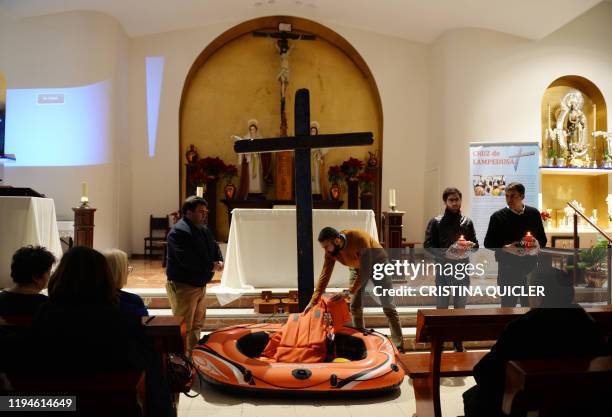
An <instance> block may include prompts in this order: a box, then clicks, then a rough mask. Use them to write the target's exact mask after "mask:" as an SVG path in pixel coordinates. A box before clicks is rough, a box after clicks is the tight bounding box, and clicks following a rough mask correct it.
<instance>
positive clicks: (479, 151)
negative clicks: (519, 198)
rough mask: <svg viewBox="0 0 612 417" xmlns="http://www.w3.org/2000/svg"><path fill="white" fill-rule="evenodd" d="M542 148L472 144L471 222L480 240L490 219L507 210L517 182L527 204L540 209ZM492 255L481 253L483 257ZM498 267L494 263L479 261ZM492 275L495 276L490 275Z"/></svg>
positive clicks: (520, 144) (533, 144)
mask: <svg viewBox="0 0 612 417" xmlns="http://www.w3.org/2000/svg"><path fill="white" fill-rule="evenodd" d="M539 154H540V147H539V143H538V142H472V143H470V193H471V197H472V198H471V202H472V204H471V210H470V218H471V219H472V221H473V222H474V226H475V229H476V237H477V238H478V241H479V242H484V238H485V235H486V233H487V228H488V225H489V219H490V217H491V215H492V214H493V213H494V212H496V211H497V210H499V209H502V208H504V207H506V193H505V190H506V187H507V186H508V185H509V184H510V183H513V182H520V183H521V184H523V185H524V186H525V200H524V203H525V204H526V205H528V206H532V207H536V208H537V207H538V196H539V193H540V173H539V165H540V164H539V162H540V160H539ZM486 254H490V253H488V252H481V255H482V256H486ZM479 261H481V262H484V261H487V262H485V263H486V264H489V265H495V262H494V261H493V260H485V259H481V260H479ZM487 272H488V273H493V274H494V273H495V271H489V270H487Z"/></svg>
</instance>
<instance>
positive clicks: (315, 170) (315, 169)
mask: <svg viewBox="0 0 612 417" xmlns="http://www.w3.org/2000/svg"><path fill="white" fill-rule="evenodd" d="M319 127H320V126H319V123H318V122H312V123H310V136H316V135H318V134H319ZM327 151H328V150H327V149H325V148H323V149H313V150H312V154H311V159H310V160H311V168H310V169H311V171H312V172H311V174H312V176H311V186H312V193H313V194H322V191H321V171H322V170H324V169H325V168H324V166H325V154H326V153H327Z"/></svg>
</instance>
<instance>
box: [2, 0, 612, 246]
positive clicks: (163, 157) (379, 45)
mask: <svg viewBox="0 0 612 417" xmlns="http://www.w3.org/2000/svg"><path fill="white" fill-rule="evenodd" d="M0 21H2V25H0V51H2V53H1V54H0V70H1V71H2V72H3V73H4V74H5V76H6V78H7V83H8V88H9V90H16V89H45V88H47V89H55V88H68V87H76V86H86V85H92V84H95V83H99V82H104V81H109V83H110V84H109V89H110V99H109V100H108V103H109V106H110V110H109V111H108V113H109V114H110V116H109V118H108V120H106V121H105V122H104V126H105V129H106V133H105V135H106V136H105V141H106V143H105V145H106V146H107V148H108V149H109V150H108V152H109V155H111V156H110V157H109V160H108V161H107V163H104V164H97V165H84V166H78V165H77V166H56V167H44V166H37V167H32V166H29V167H22V166H14V167H9V168H8V169H7V177H8V180H9V182H10V183H11V184H13V185H19V186H30V187H32V188H34V189H39V190H40V191H42V192H45V193H46V194H47V195H49V196H50V197H53V198H54V199H55V201H56V209H57V213H58V216H59V217H60V218H71V217H72V211H71V207H73V206H75V205H76V204H77V202H78V200H79V196H80V182H81V181H87V182H88V183H89V188H90V201H91V202H92V203H93V205H94V206H96V207H97V208H98V209H99V211H98V212H97V213H96V227H97V229H96V230H97V232H96V247H99V248H102V247H108V246H116V245H118V246H123V247H124V248H125V249H127V250H128V251H130V252H132V251H133V252H135V253H140V252H141V251H142V238H143V236H145V234H146V233H147V228H148V216H149V214H153V213H154V214H163V213H168V212H171V211H173V210H175V209H176V208H177V207H178V204H179V191H178V190H179V188H178V187H179V175H178V169H177V167H178V164H179V163H180V162H181V161H179V154H182V153H183V152H180V150H179V144H178V128H179V124H178V123H179V114H178V109H179V104H180V97H181V92H182V88H183V85H184V82H185V77H186V76H187V73H188V71H189V68H190V67H191V65H193V62H194V60H195V59H196V58H197V56H198V55H199V53H200V52H201V51H202V50H203V49H204V48H205V47H206V45H208V44H209V43H210V42H211V41H212V40H214V39H215V38H216V37H217V36H219V35H220V34H221V33H223V32H224V31H225V30H227V29H228V28H230V27H232V26H235V25H236V24H238V23H240V22H237V21H235V22H224V23H218V24H214V25H210V26H207V27H201V28H195V29H189V30H182V31H176V32H169V33H161V34H156V35H150V36H142V37H135V38H129V39H128V38H127V36H126V35H125V33H124V32H123V30H122V29H121V27H120V25H119V24H118V22H117V21H116V20H115V19H113V18H110V17H108V16H105V15H101V14H98V13H91V12H75V13H64V14H58V15H50V16H44V17H38V18H29V19H23V20H19V21H15V20H12V19H11V18H7V17H6V16H0ZM610 21H612V4H610V3H608V2H605V3H602V4H600V5H598V6H596V7H595V8H593V9H591V10H590V11H588V12H587V13H585V14H584V15H582V16H580V17H578V18H577V19H575V20H573V21H571V22H569V23H568V24H567V25H565V26H564V27H562V28H560V29H559V30H557V31H556V32H554V33H552V34H551V35H549V36H547V37H545V38H544V39H541V40H538V41H533V40H528V39H524V38H519V37H516V36H511V35H507V34H503V33H498V32H493V31H489V30H482V29H457V30H453V31H450V32H447V33H445V34H443V35H442V36H441V37H439V38H438V39H437V40H436V41H435V42H433V43H432V44H431V45H425V44H420V43H415V42H410V41H406V40H402V39H397V38H392V37H389V36H384V35H378V34H373V33H370V32H366V31H362V30H359V29H354V28H347V27H342V26H338V25H331V26H330V28H331V29H332V30H334V31H336V32H337V33H338V34H340V35H341V36H343V37H344V38H345V39H347V40H348V41H349V42H350V43H351V44H352V45H353V46H354V47H355V49H356V50H357V51H358V52H359V54H360V55H361V56H362V57H363V58H364V60H365V62H366V63H367V65H368V66H369V68H370V70H371V72H372V74H373V76H374V78H375V81H376V84H377V87H378V90H379V94H380V98H381V102H382V109H383V134H384V146H383V158H382V159H383V179H382V181H383V183H382V189H383V192H382V207H383V208H385V207H386V206H387V193H386V190H388V189H389V188H395V189H397V190H398V195H397V200H398V207H399V209H402V210H405V211H406V212H407V213H406V215H405V217H404V222H405V224H406V226H405V228H404V230H405V235H406V236H407V237H408V239H409V240H421V239H422V234H423V227H424V223H425V221H426V219H427V218H429V217H430V216H431V215H433V214H435V213H437V212H439V210H440V209H441V206H442V204H441V203H442V202H441V201H439V198H438V194H441V191H442V188H444V187H445V186H450V185H452V186H457V187H459V188H461V189H465V190H466V191H467V190H468V188H469V185H470V184H469V178H468V147H467V145H468V143H469V142H472V141H474V142H477V141H507V140H514V141H517V140H518V141H538V140H539V138H540V136H541V124H540V108H541V100H542V97H543V94H544V91H545V90H546V88H547V86H548V85H549V84H550V83H551V82H552V81H554V80H555V79H557V78H559V77H562V76H565V75H579V76H583V77H585V78H587V79H589V80H590V81H592V82H593V83H594V84H595V85H597V87H598V88H599V89H600V90H601V92H602V93H603V95H604V97H605V99H606V100H607V101H608V102H609V101H610V97H612V78H610V69H611V68H612V45H610V44H609V41H608V40H609V39H612V27H610V25H609V22H610ZM148 56H160V57H164V60H165V61H164V62H165V64H164V75H163V83H162V90H161V101H160V108H159V120H158V124H157V142H156V145H155V154H154V155H153V156H149V154H148V152H147V149H148V139H147V112H146V77H145V58H146V57H148ZM9 106H10V103H9ZM245 117H248V116H245ZM242 130H243V126H242V125H238V126H236V131H237V134H242ZM126 132H128V133H126ZM128 138H129V140H127V139H128ZM24 140H27V138H24ZM17 157H18V158H19V155H17ZM469 194H470V193H469V192H465V193H464V196H465V198H464V211H465V212H468V211H469V207H470V203H471V201H470V200H471V198H470V196H469Z"/></svg>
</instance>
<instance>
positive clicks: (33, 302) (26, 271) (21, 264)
mask: <svg viewBox="0 0 612 417" xmlns="http://www.w3.org/2000/svg"><path fill="white" fill-rule="evenodd" d="M54 263H55V257H54V256H53V254H52V253H51V252H49V251H48V250H47V249H45V248H43V247H41V246H24V247H23V248H21V249H18V250H17V252H15V254H14V255H13V260H12V262H11V278H13V282H14V283H15V285H14V286H13V287H11V288H9V289H8V290H7V291H3V292H0V315H2V316H32V315H34V312H35V311H36V310H37V309H38V307H39V306H40V305H41V304H42V303H44V302H46V301H47V296H46V295H43V294H40V292H41V291H42V290H43V289H45V288H46V287H47V283H48V282H49V276H50V274H51V266H53V264H54Z"/></svg>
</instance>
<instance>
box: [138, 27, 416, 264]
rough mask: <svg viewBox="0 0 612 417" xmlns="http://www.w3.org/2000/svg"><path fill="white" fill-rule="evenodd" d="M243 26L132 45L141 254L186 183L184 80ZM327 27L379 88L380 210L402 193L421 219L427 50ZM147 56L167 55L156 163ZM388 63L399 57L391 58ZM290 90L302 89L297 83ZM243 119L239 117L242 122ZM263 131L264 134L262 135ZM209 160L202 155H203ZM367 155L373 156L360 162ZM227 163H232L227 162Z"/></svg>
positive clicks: (238, 130) (142, 39)
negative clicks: (152, 225)
mask: <svg viewBox="0 0 612 417" xmlns="http://www.w3.org/2000/svg"><path fill="white" fill-rule="evenodd" d="M237 23H239V22H231V23H226V24H224V25H215V26H210V27H206V28H196V29H190V30H185V31H177V32H170V33H166V34H156V35H151V36H143V37H138V38H134V39H131V40H130V138H131V146H132V153H131V155H132V162H133V164H132V175H133V179H132V190H133V192H132V201H133V203H132V205H133V210H132V228H133V233H132V249H133V250H134V251H135V252H137V253H139V251H140V250H141V249H140V247H141V246H142V236H144V235H145V234H146V231H147V227H148V223H147V222H148V217H149V214H151V210H153V209H152V208H153V207H154V208H155V210H157V214H163V213H169V212H171V211H174V210H176V208H177V207H178V204H179V192H178V190H179V188H178V187H179V185H180V184H179V175H178V169H176V167H178V164H179V163H183V158H184V149H182V150H179V148H178V122H179V118H178V107H179V103H180V97H181V93H182V88H183V85H184V82H185V77H186V76H187V73H188V71H189V69H190V68H191V66H192V65H193V63H194V61H195V60H196V58H197V56H198V55H199V54H200V53H201V52H202V50H203V49H204V48H205V47H206V45H208V44H209V43H210V42H212V41H213V40H214V39H215V38H216V37H217V36H219V35H220V34H221V33H223V32H224V31H226V30H227V29H229V28H231V27H233V26H235V25H236V24H237ZM329 27H330V29H332V30H334V31H336V32H337V33H338V34H339V35H341V36H342V37H344V38H345V39H346V40H347V41H348V42H349V43H351V45H352V46H353V47H354V48H355V49H356V50H357V52H358V53H359V54H360V55H361V56H362V57H363V58H364V60H365V61H366V63H367V65H368V66H369V68H370V70H371V72H372V74H373V76H374V78H375V81H376V85H377V87H378V90H379V94H380V97H381V101H382V107H383V129H382V130H383V137H384V139H383V165H382V169H383V174H382V190H383V192H382V207H383V209H384V208H385V207H387V204H388V203H387V192H386V190H388V189H389V188H396V189H397V190H398V191H397V201H398V205H400V206H402V207H404V208H403V209H405V210H406V211H407V214H406V216H407V217H409V216H410V217H412V216H414V217H416V218H419V219H420V218H421V217H422V204H418V203H417V204H414V202H415V200H414V198H415V196H420V195H422V193H423V162H422V159H423V158H422V154H423V152H424V150H425V143H424V142H425V138H426V137H427V123H426V119H427V104H426V103H427V100H428V95H427V88H428V86H427V83H426V82H424V81H423V80H427V67H426V62H427V47H426V46H425V45H422V44H417V43H414V42H409V41H404V40H401V39H396V38H391V37H388V36H382V35H377V34H372V33H370V32H365V31H360V30H356V29H352V28H345V27H339V26H329ZM272 51H274V49H272ZM147 56H162V57H165V66H164V78H163V80H164V81H163V85H162V94H161V104H160V117H159V122H158V123H159V124H158V130H157V132H158V134H157V136H158V139H157V145H156V146H157V148H156V152H155V155H154V156H153V157H148V156H147V154H146V146H147V134H146V133H147V131H146V112H145V109H144V107H145V106H144V104H145V101H144V100H145V95H146V93H145V64H144V63H145V58H146V57H147ZM390 57H393V59H391V60H390ZM290 59H291V58H290ZM275 75H276V73H275V72H272V73H271V78H272V80H273V83H274V85H276V83H275V82H274V81H275ZM290 88H296V86H293V84H292V85H291V87H290ZM311 100H314V99H312V98H311ZM313 102H314V101H313ZM241 116H242V115H238V117H239V118H240V117H241ZM249 118H250V116H244V117H242V119H244V122H239V123H238V124H237V125H236V127H235V129H236V130H235V134H238V135H243V134H244V133H245V125H244V124H245V122H246V121H247V120H248V119H249ZM242 119H240V120H242ZM313 120H314V118H313ZM407 124H408V125H407ZM324 129H325V126H324V125H322V131H323V130H324ZM290 130H291V129H290ZM262 133H266V132H265V131H263V130H262ZM228 140H229V138H228ZM364 153H365V152H364ZM179 154H180V157H181V161H179ZM203 154H204V152H202V150H200V155H203ZM365 156H367V154H366V155H362V156H360V157H362V158H365ZM224 160H225V159H224ZM226 162H228V163H229V160H228V161H226ZM160 167H163V168H161V169H160ZM151 183H153V184H156V190H159V191H157V192H154V193H151V192H149V191H148V188H147V185H148V184H151ZM418 198H420V197H418ZM136 202H138V204H136ZM406 230H407V233H408V235H409V236H410V234H414V237H415V238H416V237H417V236H418V235H420V234H421V231H416V230H414V228H412V227H411V228H410V230H408V229H406Z"/></svg>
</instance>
